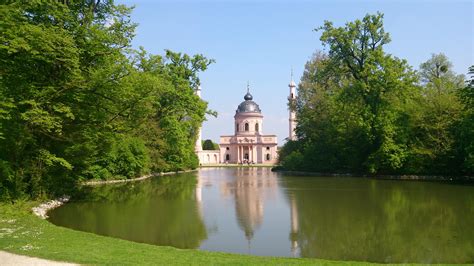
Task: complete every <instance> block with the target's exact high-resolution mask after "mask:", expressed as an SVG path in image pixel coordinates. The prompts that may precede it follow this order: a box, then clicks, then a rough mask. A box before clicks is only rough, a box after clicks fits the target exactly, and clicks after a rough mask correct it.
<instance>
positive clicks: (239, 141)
mask: <svg viewBox="0 0 474 266" xmlns="http://www.w3.org/2000/svg"><path fill="white" fill-rule="evenodd" d="M288 86H289V87H290V95H289V96H288V100H289V101H294V100H295V99H296V96H295V88H296V85H295V83H294V81H293V77H292V79H291V82H290V84H289V85H288ZM196 94H197V95H198V96H199V97H200V96H201V88H200V87H198V89H197V90H196ZM295 125H296V117H295V113H294V111H292V110H290V111H289V135H288V139H289V140H294V139H295V134H294V130H295ZM277 146H278V140H277V136H276V135H266V134H263V114H262V111H261V109H260V106H259V105H258V104H257V103H256V102H255V101H253V96H252V94H250V89H249V85H247V93H246V94H245V96H244V101H243V102H241V103H240V104H239V105H238V107H237V110H236V111H235V115H234V134H233V135H224V136H221V137H220V143H219V150H202V146H201V129H199V134H198V139H197V141H196V147H195V151H196V154H197V156H198V157H199V163H200V164H201V165H204V164H244V163H245V164H270V165H271V164H276V163H277V161H278V147H277Z"/></svg>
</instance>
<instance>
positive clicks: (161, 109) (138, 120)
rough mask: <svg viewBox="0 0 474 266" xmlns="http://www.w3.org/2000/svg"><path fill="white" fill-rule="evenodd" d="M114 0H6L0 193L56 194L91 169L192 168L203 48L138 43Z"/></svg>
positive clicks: (97, 174)
mask: <svg viewBox="0 0 474 266" xmlns="http://www.w3.org/2000/svg"><path fill="white" fill-rule="evenodd" d="M131 10H132V9H131V8H128V7H126V6H124V5H116V4H114V3H113V1H85V0H84V1H46V2H44V1H17V2H14V1H12V2H3V3H2V4H1V6H0V16H1V17H2V20H1V21H0V29H1V34H0V65H1V67H0V69H1V70H0V73H1V79H0V97H1V98H0V173H2V178H1V180H0V189H1V191H0V194H1V195H2V198H4V199H15V198H19V197H33V198H35V197H40V196H42V195H44V196H49V195H52V196H54V195H57V194H60V193H65V192H67V190H70V189H73V188H74V185H75V183H77V181H80V180H82V179H90V178H102V179H104V178H105V179H107V178H132V177H136V176H139V175H141V174H145V173H147V172H150V171H169V170H178V169H185V168H193V167H196V166H197V165H198V163H197V158H196V156H195V155H194V153H193V149H194V140H195V139H196V132H197V129H198V128H199V126H200V124H201V123H202V121H203V120H204V115H205V113H206V112H208V113H211V112H210V111H208V110H206V108H207V104H206V103H205V102H203V101H202V100H200V99H199V97H197V96H196V95H195V94H194V87H195V86H196V84H198V83H199V79H198V76H197V73H198V72H199V71H204V70H206V68H207V66H208V65H209V64H211V63H212V62H213V61H212V60H209V59H206V58H205V57H204V56H203V55H195V56H189V55H185V54H180V53H174V52H172V51H166V54H165V55H164V56H159V55H150V54H148V53H147V52H146V51H145V50H144V49H143V48H141V49H139V50H138V51H135V50H133V49H131V47H130V45H131V40H132V38H133V36H134V30H135V27H136V24H134V23H133V22H131V21H130V12H131Z"/></svg>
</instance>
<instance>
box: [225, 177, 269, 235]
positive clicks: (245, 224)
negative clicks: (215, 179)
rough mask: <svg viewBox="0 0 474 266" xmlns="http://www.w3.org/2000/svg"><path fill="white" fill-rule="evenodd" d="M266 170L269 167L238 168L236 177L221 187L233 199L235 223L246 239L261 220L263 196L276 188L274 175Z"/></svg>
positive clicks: (266, 195) (258, 225)
mask: <svg viewBox="0 0 474 266" xmlns="http://www.w3.org/2000/svg"><path fill="white" fill-rule="evenodd" d="M268 171H270V169H265V168H264V169H262V168H241V169H240V168H239V169H237V172H238V173H237V175H236V179H235V180H234V181H233V182H227V183H225V184H224V186H223V187H222V193H223V194H224V195H225V196H233V197H234V199H235V212H236V217H237V223H238V224H239V227H240V228H241V229H242V230H243V231H244V233H245V237H246V238H247V239H248V240H250V239H252V238H253V236H254V233H255V231H256V230H257V229H258V228H259V227H260V225H261V224H262V222H263V211H264V202H265V198H266V197H268V196H269V195H271V194H275V193H276V191H277V189H278V184H277V180H276V177H275V176H273V175H271V174H268V173H267V172H268Z"/></svg>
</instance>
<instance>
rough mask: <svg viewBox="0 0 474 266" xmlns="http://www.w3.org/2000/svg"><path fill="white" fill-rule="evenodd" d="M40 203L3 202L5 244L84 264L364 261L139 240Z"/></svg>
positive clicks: (1, 242) (0, 240)
mask: <svg viewBox="0 0 474 266" xmlns="http://www.w3.org/2000/svg"><path fill="white" fill-rule="evenodd" d="M36 205H39V204H38V203H37V202H23V203H16V204H14V205H11V204H0V249H1V250H4V251H7V252H11V253H16V254H22V255H27V256H32V257H39V258H44V259H50V260H56V261H64V262H75V263H80V264H202V265H208V264H245V265H248V264H258V265H261V264H284V265H288V264H311V265H315V264H318V265H330V264H331V265H336V264H338V265H339V264H347V265H351V264H361V263H355V262H333V261H327V260H317V259H299V258H274V257H258V256H247V255H239V254H229V253H223V252H208V251H200V250H184V249H177V248H173V247H163V246H153V245H148V244H142V243H135V242H131V241H126V240H121V239H116V238H111V237H104V236H99V235H95V234H91V233H86V232H80V231H75V230H71V229H67V228H63V227H59V226H55V225H53V224H51V223H49V222H48V221H45V220H42V219H40V218H38V217H36V216H35V215H34V214H32V213H31V208H32V207H34V206H36ZM71 219H74V217H71ZM131 226H133V225H131ZM0 264H1V261H0ZM363 264H366V263H363Z"/></svg>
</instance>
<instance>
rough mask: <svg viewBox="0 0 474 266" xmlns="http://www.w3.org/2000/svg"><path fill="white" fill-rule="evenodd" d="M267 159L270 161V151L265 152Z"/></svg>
mask: <svg viewBox="0 0 474 266" xmlns="http://www.w3.org/2000/svg"><path fill="white" fill-rule="evenodd" d="M267 161H270V153H267Z"/></svg>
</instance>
